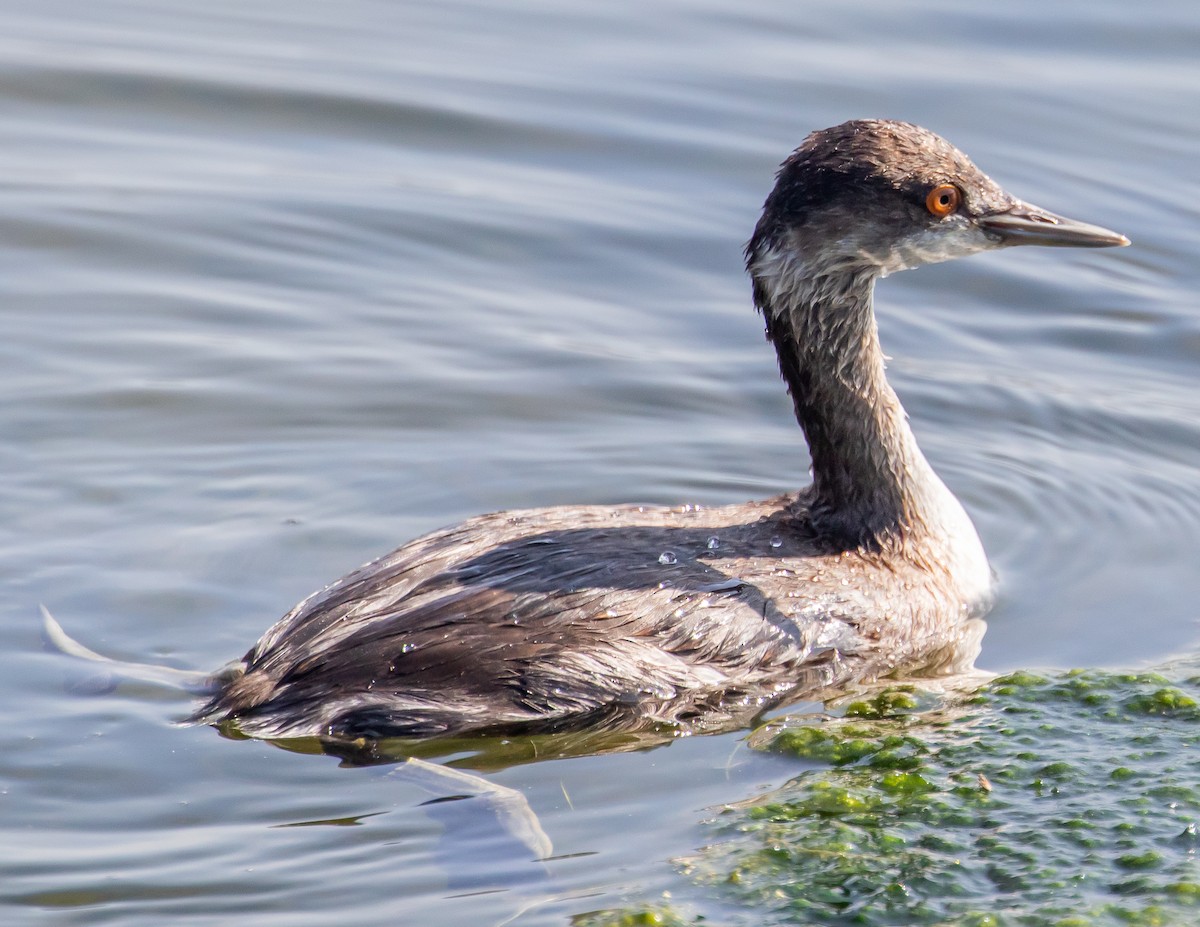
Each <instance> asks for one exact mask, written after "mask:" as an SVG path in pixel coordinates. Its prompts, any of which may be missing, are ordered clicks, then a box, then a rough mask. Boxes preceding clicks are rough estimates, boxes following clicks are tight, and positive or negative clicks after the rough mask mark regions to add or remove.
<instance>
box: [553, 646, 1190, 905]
mask: <svg viewBox="0 0 1200 927" xmlns="http://www.w3.org/2000/svg"><path fill="white" fill-rule="evenodd" d="M751 740H752V743H753V744H755V746H756V747H757V748H759V749H764V750H771V751H775V752H779V753H783V754H788V755H791V756H795V757H796V758H797V760H798V768H801V769H803V771H801V772H800V773H799V774H798V775H797V776H796V777H795V778H794V779H793V780H792V781H790V782H789V783H787V784H786V785H785V786H783V787H782V788H780V789H778V790H776V791H774V792H772V793H770V794H767V795H762V796H759V797H757V798H754V799H751V800H749V801H746V802H744V803H742V804H740V805H738V806H735V807H730V808H726V809H723V810H722V811H721V812H719V813H718V814H717V815H716V817H715V818H714V819H713V820H712V821H711V822H710V823H709V825H708V826H709V828H710V830H711V842H710V843H709V844H708V846H706V847H705V848H703V849H702V850H700V851H698V852H697V853H696V854H695V855H694V856H692V857H689V858H687V859H684V860H679V861H677V865H678V868H679V870H680V873H681V876H682V877H683V880H684V881H685V882H686V883H687V884H688V885H689V886H690V888H689V890H688V891H687V892H686V893H679V894H686V895H687V896H688V899H689V900H688V902H687V903H686V904H684V903H680V904H679V905H678V907H663V906H661V905H652V906H647V907H637V906H634V907H631V908H627V909H623V910H620V911H603V912H594V913H591V914H587V915H582V916H580V917H579V918H577V919H576V927H635V925H663V927H668V925H669V927H676V925H700V924H704V925H716V924H731V925H742V924H755V925H806V924H813V925H881V927H898V925H910V924H911V925H947V927H949V925H954V927H960V925H961V927H1007V925H1014V927H1043V925H1046V927H1050V925H1053V927H1084V925H1088V927H1090V925H1176V924H1178V925H1195V924H1200V861H1198V859H1197V853H1198V851H1200V835H1198V833H1197V823H1198V822H1200V752H1198V750H1197V746H1198V742H1200V674H1198V671H1197V667H1196V665H1195V664H1191V665H1189V666H1178V667H1175V668H1174V669H1172V670H1167V671H1163V672H1160V673H1137V674H1132V673H1131V674H1122V673H1110V672H1100V671H1073V672H1069V673H1063V674H1058V675H1047V676H1040V675H1033V674H1029V673H1017V674H1013V675H1009V676H1005V677H1001V678H999V679H995V680H993V681H992V682H990V683H988V684H986V685H984V686H983V687H982V688H980V689H978V690H977V691H975V692H973V693H970V694H965V695H959V696H957V697H954V696H943V697H940V698H935V697H933V696H928V695H923V694H921V693H920V692H918V691H917V690H915V689H913V688H910V687H896V688H892V689H888V690H884V691H882V692H880V693H878V694H875V695H874V696H872V697H870V698H866V699H863V700H861V701H856V702H850V703H849V704H846V705H843V706H841V708H840V709H837V710H836V711H835V712H834V713H831V714H830V715H822V716H817V717H814V716H807V717H803V718H793V719H791V720H789V721H784V722H782V723H777V724H774V725H772V726H771V727H769V728H765V729H763V730H761V731H758V732H756V733H755V735H754V736H753V737H752V739H751Z"/></svg>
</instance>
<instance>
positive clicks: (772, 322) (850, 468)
mask: <svg viewBox="0 0 1200 927" xmlns="http://www.w3.org/2000/svg"><path fill="white" fill-rule="evenodd" d="M748 265H749V269H750V272H751V276H752V277H753V280H754V297H755V302H756V304H757V305H758V308H759V309H760V311H761V312H762V314H763V317H764V319H765V320H766V325H767V336H768V337H769V338H770V340H771V341H772V342H773V343H774V345H775V349H776V351H777V353H778V355H779V368H780V372H781V373H782V374H783V378H784V380H785V381H786V382H787V386H788V392H789V393H790V394H791V397H792V403H793V405H794V407H795V410H796V418H797V420H798V421H799V423H800V427H801V428H803V429H804V434H805V437H806V438H807V439H808V445H809V450H810V452H811V455H812V469H813V484H812V490H811V492H812V505H811V517H812V521H813V526H814V527H815V528H816V529H817V530H818V531H819V532H820V533H821V534H822V535H823V536H825V537H827V538H828V539H829V540H831V541H833V542H834V543H836V544H839V545H845V546H849V547H868V548H877V547H880V546H883V545H885V544H889V543H894V542H903V541H905V540H906V539H908V538H909V537H911V536H912V535H913V533H914V532H918V531H921V530H923V529H924V528H926V527H927V525H926V518H925V516H926V514H927V510H928V509H929V508H930V507H931V506H932V505H934V504H935V503H934V501H933V500H932V499H930V498H929V496H930V495H931V494H932V493H931V490H932V491H933V492H936V489H941V482H940V480H938V478H937V476H936V475H935V474H934V473H933V471H932V469H931V468H930V467H929V465H928V463H927V462H926V461H925V458H924V456H923V455H922V454H921V451H920V449H919V448H918V447H917V444H916V440H915V438H914V437H913V434H912V431H911V430H910V429H909V427H908V422H907V419H906V416H905V413H904V409H903V408H902V407H901V405H900V400H899V399H898V398H897V397H896V394H895V392H894V391H893V390H892V388H891V386H890V385H889V384H888V382H887V378H886V376H885V373H884V355H883V352H882V350H881V348H880V344H879V334H878V330H877V327H876V323H875V315H874V312H873V309H872V295H873V292H874V286H875V279H876V277H877V276H878V274H879V271H878V268H876V267H873V266H870V265H859V266H857V267H853V266H850V265H845V266H840V267H835V268H832V269H818V268H812V267H809V266H806V265H805V263H804V260H803V258H802V257H801V253H800V252H799V251H797V250H796V249H795V248H792V247H787V246H781V245H780V243H779V242H778V241H776V242H774V243H772V242H769V241H762V240H760V241H758V242H752V243H751V247H750V250H749V252H748Z"/></svg>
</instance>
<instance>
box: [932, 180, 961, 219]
mask: <svg viewBox="0 0 1200 927" xmlns="http://www.w3.org/2000/svg"><path fill="white" fill-rule="evenodd" d="M961 202H962V194H961V193H959V192H958V187H956V186H954V184H952V183H940V184H938V185H937V186H936V187H934V188H933V189H932V190H930V191H929V193H928V195H927V196H926V197H925V208H926V209H928V210H929V211H930V212H931V213H932V214H933V215H935V216H937V217H938V218H939V219H944V218H945V217H946V216H948V215H950V213H952V212H954V210H956V209H958V204H959V203H961Z"/></svg>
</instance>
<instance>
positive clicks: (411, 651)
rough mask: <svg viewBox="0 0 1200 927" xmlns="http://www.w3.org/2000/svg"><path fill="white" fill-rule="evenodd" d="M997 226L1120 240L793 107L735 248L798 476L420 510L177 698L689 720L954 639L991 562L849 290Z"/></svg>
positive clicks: (369, 717) (962, 648)
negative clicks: (808, 128)
mask: <svg viewBox="0 0 1200 927" xmlns="http://www.w3.org/2000/svg"><path fill="white" fill-rule="evenodd" d="M939 184H942V185H945V184H950V185H953V187H954V189H955V190H957V191H958V194H957V195H958V197H959V198H956V199H954V203H955V209H954V210H953V212H952V213H949V214H947V215H937V214H934V213H933V212H931V211H930V208H929V206H928V205H927V202H926V198H927V196H928V194H929V191H930V190H931V189H932V188H934V187H935V186H937V185H939ZM1022 243H1029V244H1051V245H1080V246H1103V245H1116V244H1122V243H1125V242H1124V239H1123V238H1121V237H1120V236H1118V235H1115V234H1114V233H1111V232H1107V231H1105V230H1103V229H1098V228H1096V227H1094V226H1085V225H1083V224H1082V223H1074V222H1071V221H1069V220H1065V219H1062V218H1061V217H1057V216H1054V215H1053V214H1050V213H1046V212H1044V211H1042V210H1038V209H1037V208H1036V207H1031V206H1029V205H1028V204H1025V203H1022V202H1021V201H1019V200H1016V199H1014V198H1013V197H1011V196H1009V195H1008V194H1006V193H1005V192H1004V191H1003V190H1001V189H1000V188H999V187H998V186H996V184H995V183H993V182H992V181H991V180H990V179H989V178H987V177H986V175H984V174H983V173H981V172H980V171H979V170H978V169H977V168H976V167H975V166H974V165H973V164H971V162H970V160H968V159H967V157H966V156H965V155H963V154H962V153H961V152H960V151H958V150H957V149H956V148H954V147H953V146H952V145H950V144H949V143H948V142H945V141H944V140H942V139H940V138H938V137H937V136H936V135H933V134H932V133H930V132H928V131H926V130H924V129H921V128H918V127H916V126H911V125H907V124H904V123H896V122H886V121H879V120H864V121H857V122H850V123H846V124H844V125H842V126H837V127H835V128H833V129H828V130H825V131H823V132H816V133H813V135H811V136H809V138H808V139H807V140H806V141H805V142H804V144H803V145H802V146H801V147H800V148H799V149H797V151H796V152H795V153H793V154H792V156H791V157H789V158H788V160H787V161H785V162H784V164H783V166H782V167H781V169H780V171H779V174H778V177H777V181H776V186H775V189H774V191H773V192H772V193H771V195H770V196H769V197H768V198H767V201H766V204H765V206H764V210H763V216H762V219H761V220H760V222H759V223H758V226H757V228H756V229H755V232H754V235H753V237H752V239H751V241H750V243H749V245H748V246H747V249H746V262H747V268H748V270H749V272H750V275H751V278H752V280H753V283H754V298H755V302H756V304H757V306H758V308H759V309H760V311H761V312H762V314H763V317H764V319H765V320H766V327H767V334H768V337H769V338H770V340H771V341H772V342H773V343H774V345H775V347H776V349H777V352H778V355H779V363H780V370H781V372H782V374H783V377H784V380H785V381H786V383H787V386H788V390H789V392H790V393H791V396H792V399H793V402H794V405H795V410H796V417H797V419H798V421H799V423H800V425H801V427H802V428H803V429H804V432H805V435H806V437H807V439H808V442H809V446H810V449H811V454H812V462H813V482H812V485H811V486H809V487H808V488H806V489H805V490H803V491H801V492H798V493H792V494H788V495H784V496H780V497H778V498H775V499H770V500H766V501H763V502H752V503H748V504H744V505H731V506H722V507H714V508H700V507H691V506H688V507H684V508H682V509H660V508H643V507H634V506H626V507H600V506H585V507H560V508H552V509H536V510H529V511H523V512H509V513H499V514H494V515H485V516H481V517H479V518H474V519H471V520H470V521H467V522H464V523H463V524H461V525H458V526H456V527H453V528H449V529H446V530H444V531H439V532H435V533H434V534H431V535H428V536H426V537H423V538H420V539H418V540H416V541H413V542H411V543H409V544H407V545H405V546H403V547H401V548H399V549H398V550H396V551H394V552H393V553H391V554H388V555H387V556H385V557H383V558H381V559H380V560H377V561H375V562H374V563H371V564H368V565H366V566H364V567H362V568H360V569H359V570H357V571H355V572H353V573H351V574H349V575H348V576H346V577H344V578H343V579H341V580H339V581H338V582H336V583H334V584H333V585H332V586H330V587H328V588H327V589H324V590H322V591H320V592H318V593H315V594H314V595H313V596H311V597H309V598H308V599H306V600H305V601H304V602H302V603H300V604H299V605H298V606H296V608H295V609H293V610H292V612H290V613H289V614H288V615H286V616H285V617H284V618H283V619H281V620H280V621H279V622H278V623H277V624H276V625H275V626H274V627H272V628H271V629H270V630H269V631H268V632H267V633H266V634H265V635H264V636H263V638H262V639H261V640H260V641H259V642H258V643H257V644H256V645H255V646H254V648H253V649H251V650H250V652H249V653H247V654H246V656H245V657H244V658H243V661H242V663H241V665H240V666H239V667H238V668H237V669H236V671H235V672H234V673H233V674H232V676H231V677H230V678H227V679H226V680H225V681H224V682H222V683H221V684H220V688H219V691H218V692H217V693H216V694H215V695H214V696H213V698H212V699H211V700H210V701H209V702H208V704H206V705H205V706H204V707H203V708H202V709H201V710H200V711H199V712H198V713H197V715H196V718H197V720H204V721H210V722H212V721H222V720H228V721H231V722H232V723H234V724H235V725H236V726H237V727H238V728H239V729H241V730H242V731H244V732H246V733H249V734H253V735H256V736H266V737H275V736H296V735H312V734H316V735H321V736H324V737H328V738H333V739H335V740H348V739H354V738H362V737H368V738H373V737H381V736H408V735H411V736H429V735H438V734H453V733H460V732H464V731H471V730H495V731H502V730H523V731H536V730H540V731H555V730H565V729H570V728H580V727H584V726H588V725H597V726H606V727H625V728H635V727H638V726H643V725H649V724H662V723H666V724H672V725H679V726H684V727H690V728H695V729H705V728H706V727H711V726H720V725H721V724H722V723H724V722H726V721H728V720H729V719H731V718H734V719H736V718H741V717H744V716H745V715H746V713H747V712H749V711H753V710H755V709H757V708H759V707H761V706H763V705H765V704H768V703H771V702H772V701H774V700H777V699H779V698H781V697H785V696H795V695H797V694H798V693H801V692H803V691H809V690H816V689H821V688H825V687H828V686H830V685H838V684H842V683H845V682H848V681H850V680H852V679H860V678H864V677H868V676H873V675H877V674H879V673H883V672H887V671H891V670H895V669H898V668H913V667H918V666H928V665H941V664H949V665H962V663H963V662H964V660H965V661H968V662H969V659H970V658H971V656H972V655H973V653H972V650H971V647H972V646H973V645H974V644H975V642H976V640H977V637H978V627H977V624H973V623H972V621H971V619H972V617H973V616H974V615H976V614H977V613H978V612H979V611H981V610H982V609H983V608H984V607H985V606H986V604H987V601H988V599H989V596H990V589H991V575H990V571H989V568H988V566H987V561H986V559H985V557H984V554H983V549H982V547H981V545H980V543H979V540H978V537H977V536H976V534H975V530H974V528H973V527H972V525H971V522H970V520H969V519H968V518H967V515H966V513H965V512H964V511H963V509H962V507H961V506H960V505H959V504H958V502H957V501H956V500H955V499H954V497H953V495H951V493H950V492H949V490H948V489H946V487H945V486H944V485H943V484H942V482H941V481H940V480H939V479H938V478H937V476H936V475H935V474H934V472H933V470H932V469H931V468H930V467H929V465H928V463H927V462H926V461H925V458H924V457H923V456H922V455H921V452H920V450H919V449H918V447H917V444H916V441H915V439H914V438H913V435H912V432H911V431H910V430H909V427H908V424H907V422H906V420H905V416H904V411H903V409H902V408H901V406H900V403H899V400H898V399H897V398H896V395H895V393H894V392H893V391H892V389H891V387H890V386H889V385H888V383H887V380H886V378H885V376H884V367H883V355H882V352H881V350H880V346H879V340H878V335H877V332H876V326H875V319H874V315H873V312H872V295H873V288H874V282H875V280H876V279H877V278H878V277H879V276H882V275H884V274H886V273H889V272H892V271H896V270H901V269H905V268H907V267H912V266H916V265H918V264H922V263H930V262H933V261H937V260H946V259H948V258H951V257H957V256H961V255H965V254H970V253H973V252H975V251H980V250H984V249H987V248H995V247H1002V246H1004V245H1007V244H1022Z"/></svg>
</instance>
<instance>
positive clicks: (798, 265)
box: [746, 119, 1129, 283]
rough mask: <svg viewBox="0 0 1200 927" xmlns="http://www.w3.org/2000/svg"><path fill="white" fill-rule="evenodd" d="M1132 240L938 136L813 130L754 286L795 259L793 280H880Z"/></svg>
mask: <svg viewBox="0 0 1200 927" xmlns="http://www.w3.org/2000/svg"><path fill="white" fill-rule="evenodd" d="M1127 244H1129V240H1128V239H1127V238H1125V236H1123V235H1118V234H1117V233H1116V232H1111V231H1109V230H1108V229H1104V228H1100V227H1099V226H1095V225H1088V224H1087V223H1083V222H1076V221H1074V220H1072V219H1066V218H1064V217H1062V216H1058V215H1055V214H1054V213H1052V212H1049V211H1048V210H1045V209H1042V208H1040V207H1038V206H1033V205H1031V204H1029V203H1026V202H1023V201H1022V200H1019V199H1017V198H1016V197H1014V196H1012V195H1010V194H1009V193H1006V192H1005V191H1004V190H1003V189H1001V187H1000V186H999V185H997V184H996V183H995V182H994V181H993V180H992V179H991V178H990V177H988V176H987V175H986V174H985V173H983V172H982V171H981V170H979V168H977V167H976V166H975V165H974V164H973V163H972V162H971V159H970V158H968V157H967V156H966V155H965V154H963V153H962V152H961V151H959V150H958V149H957V148H955V147H954V146H953V145H951V144H950V143H949V142H947V141H946V140H945V139H943V138H941V137H940V136H938V135H935V134H934V133H933V132H930V131H929V130H928V129H923V128H921V127H920V126H915V125H911V124H909V123H904V122H893V121H889V120H875V119H864V120H855V121H852V122H846V123H843V124H842V125H839V126H834V127H833V128H830V129H823V130H821V131H819V132H814V133H812V134H811V135H810V136H808V138H807V139H805V140H804V143H803V144H802V145H801V146H800V147H799V148H797V149H796V150H795V151H794V152H793V153H792V155H791V156H790V157H789V158H788V159H787V160H786V161H785V162H784V163H783V165H782V166H781V167H780V169H779V173H778V175H777V177H776V183H775V188H774V190H773V191H772V192H771V195H770V196H769V197H767V201H766V203H765V204H764V207H763V215H762V218H761V219H760V221H759V223H758V227H757V228H756V229H755V232H754V237H753V238H752V239H751V241H750V244H749V245H748V246H747V249H746V257H747V266H748V268H749V270H750V272H751V274H752V275H753V276H754V277H755V278H756V279H758V278H760V277H761V276H763V275H764V272H766V276H777V275H778V273H777V272H778V270H779V268H778V267H777V266H776V267H773V265H777V264H778V262H779V261H780V260H781V259H783V258H784V257H785V256H786V257H787V259H788V260H789V263H791V264H792V267H791V269H790V272H789V273H788V276H790V277H793V278H794V277H795V276H796V275H797V274H798V275H800V276H804V277H807V278H810V279H812V278H817V277H821V276H824V275H827V274H834V275H840V274H845V275H851V276H860V275H865V276H869V277H876V276H886V275H887V274H889V273H893V272H895V271H899V270H907V269H909V268H912V267H918V266H920V265H922V264H933V263H937V262H939V261H946V260H950V259H951V258H956V257H965V256H966V255H969V254H974V253H976V252H979V251H986V250H991V249H994V248H1003V247H1007V246H1010V245H1052V246H1059V247H1084V248H1103V247H1110V246H1119V245H1127ZM772 270H775V271H776V273H775V274H772V273H771V271H772ZM793 282H794V283H798V281H793Z"/></svg>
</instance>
